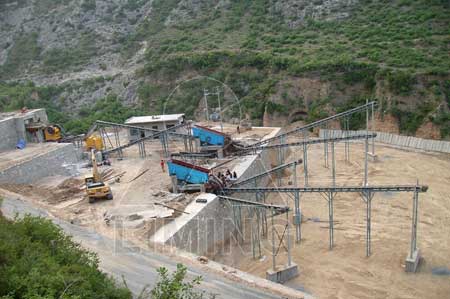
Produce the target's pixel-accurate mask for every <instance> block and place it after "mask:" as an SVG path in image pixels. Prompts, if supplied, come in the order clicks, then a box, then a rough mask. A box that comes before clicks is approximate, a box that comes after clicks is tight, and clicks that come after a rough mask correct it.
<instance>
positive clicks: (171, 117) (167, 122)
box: [125, 113, 185, 141]
mask: <svg viewBox="0 0 450 299" xmlns="http://www.w3.org/2000/svg"><path fill="white" fill-rule="evenodd" d="M184 121H185V116H184V114H183V113H180V114H164V115H149V116H133V117H131V118H129V119H127V120H126V121H125V124H127V125H130V126H136V127H143V128H147V129H153V130H155V131H156V130H158V131H163V130H166V129H169V128H171V127H174V126H176V125H179V124H182V123H183V122H184ZM176 132H178V133H185V129H184V128H180V129H177V130H176ZM128 134H129V135H128V136H129V140H130V141H134V140H137V139H140V138H143V137H147V136H150V135H151V134H152V132H151V131H144V130H139V129H138V128H129V132H128Z"/></svg>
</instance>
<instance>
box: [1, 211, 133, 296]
mask: <svg viewBox="0 0 450 299" xmlns="http://www.w3.org/2000/svg"><path fill="white" fill-rule="evenodd" d="M0 240H1V241H0V297H2V298H5V299H7V298H30V299H31V298H108V299H109V298H111V299H113V298H117V299H122V298H132V296H131V293H130V292H129V291H128V290H127V289H125V288H121V287H118V286H116V285H115V283H114V281H113V280H112V279H111V278H109V277H108V276H107V275H106V274H104V273H102V272H100V271H99V270H98V258H97V256H96V255H95V254H93V253H91V252H89V251H86V250H84V249H82V248H81V247H80V245H78V244H76V243H74V242H73V241H72V240H71V238H70V237H68V236H66V235H64V233H63V232H62V230H61V229H60V228H58V227H57V226H55V225H54V224H52V223H51V221H50V220H45V219H43V218H33V217H29V216H27V217H25V218H23V219H21V220H19V219H16V220H15V221H14V222H11V221H8V220H6V219H5V218H3V217H2V216H0Z"/></svg>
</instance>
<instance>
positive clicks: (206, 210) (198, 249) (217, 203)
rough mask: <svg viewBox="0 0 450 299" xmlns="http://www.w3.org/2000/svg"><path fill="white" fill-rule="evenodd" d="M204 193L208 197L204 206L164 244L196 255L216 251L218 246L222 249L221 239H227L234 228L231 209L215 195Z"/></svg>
mask: <svg viewBox="0 0 450 299" xmlns="http://www.w3.org/2000/svg"><path fill="white" fill-rule="evenodd" d="M205 195H207V196H209V197H210V198H208V202H207V203H206V204H204V205H205V206H204V207H203V208H202V209H201V210H200V211H199V212H198V213H197V214H196V215H195V217H193V218H192V219H191V220H189V221H188V222H186V224H185V225H183V226H182V227H181V228H180V229H179V230H178V231H177V232H176V233H175V234H174V235H173V236H172V237H171V238H169V239H168V240H167V242H166V244H170V245H172V246H175V247H177V248H180V249H183V250H185V251H189V252H192V253H195V254H198V255H204V254H206V253H207V252H217V251H216V250H218V249H219V248H220V249H221V250H223V245H224V244H223V241H224V240H228V239H229V238H230V237H231V236H232V233H233V232H234V230H235V227H234V224H233V219H232V211H231V208H230V206H229V205H227V204H226V203H225V202H224V201H222V200H220V199H219V198H218V197H217V196H215V195H213V194H205ZM205 195H200V196H199V197H205ZM162 229H164V228H162Z"/></svg>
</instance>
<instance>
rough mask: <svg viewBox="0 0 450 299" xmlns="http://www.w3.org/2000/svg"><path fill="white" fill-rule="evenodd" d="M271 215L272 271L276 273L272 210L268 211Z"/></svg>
mask: <svg viewBox="0 0 450 299" xmlns="http://www.w3.org/2000/svg"><path fill="white" fill-rule="evenodd" d="M270 210H271V213H272V269H273V271H276V259H275V225H274V223H273V222H274V219H273V218H275V211H274V209H273V208H271V209H270Z"/></svg>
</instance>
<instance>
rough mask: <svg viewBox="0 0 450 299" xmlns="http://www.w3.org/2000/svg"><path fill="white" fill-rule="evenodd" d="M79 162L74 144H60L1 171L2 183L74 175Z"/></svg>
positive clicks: (29, 181)
mask: <svg viewBox="0 0 450 299" xmlns="http://www.w3.org/2000/svg"><path fill="white" fill-rule="evenodd" d="M77 162H78V154H77V150H76V149H75V147H74V146H73V144H64V145H61V144H59V145H58V147H57V148H55V149H54V150H53V151H50V152H47V153H45V154H42V155H39V156H36V157H33V158H32V159H30V160H27V161H22V162H20V164H16V165H13V166H11V167H9V168H6V169H4V170H2V171H0V183H3V184H4V183H12V184H31V183H33V182H35V181H37V180H39V179H42V178H45V177H49V176H54V175H73V174H74V172H75V171H74V167H73V164H75V163H77Z"/></svg>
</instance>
